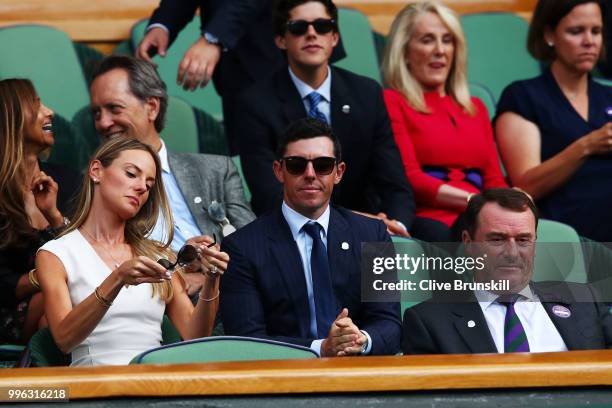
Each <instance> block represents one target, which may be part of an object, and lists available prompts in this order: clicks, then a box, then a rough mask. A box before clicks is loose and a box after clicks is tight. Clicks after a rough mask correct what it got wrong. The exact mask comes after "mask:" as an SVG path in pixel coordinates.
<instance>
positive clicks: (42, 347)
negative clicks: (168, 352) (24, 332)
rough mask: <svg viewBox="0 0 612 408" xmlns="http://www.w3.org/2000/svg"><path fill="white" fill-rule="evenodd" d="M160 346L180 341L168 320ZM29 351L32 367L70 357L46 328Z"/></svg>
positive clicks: (61, 362)
mask: <svg viewBox="0 0 612 408" xmlns="http://www.w3.org/2000/svg"><path fill="white" fill-rule="evenodd" d="M161 328H162V344H164V345H168V344H171V343H175V342H179V341H181V336H180V335H179V333H178V331H177V330H176V328H175V327H174V325H173V324H172V322H171V321H170V319H169V318H168V316H166V315H164V318H163V320H162V326H161ZM28 348H29V350H30V361H31V362H30V365H31V366H33V367H54V366H65V365H69V364H70V355H68V354H64V353H62V352H61V350H60V349H59V348H58V347H57V345H56V344H55V340H53V336H52V335H51V331H50V330H49V329H48V328H44V329H40V330H39V331H37V332H36V333H34V335H33V336H32V338H31V339H30V342H29V343H28Z"/></svg>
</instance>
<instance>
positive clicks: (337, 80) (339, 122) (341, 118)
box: [330, 68, 357, 145]
mask: <svg viewBox="0 0 612 408" xmlns="http://www.w3.org/2000/svg"><path fill="white" fill-rule="evenodd" d="M331 75H332V81H331V105H330V113H331V123H332V128H333V129H334V133H335V134H336V135H337V136H338V138H340V143H341V144H342V145H346V144H347V143H349V144H350V142H351V141H350V140H347V139H346V136H348V135H350V134H351V128H352V126H353V122H354V118H355V109H356V108H357V106H356V104H355V101H354V100H353V98H352V97H351V95H352V92H351V89H350V87H349V86H348V84H346V82H345V81H344V79H343V78H342V77H341V76H340V75H338V74H337V70H336V69H335V68H332V69H331ZM343 108H344V109H343ZM343 136H345V138H344V139H343Z"/></svg>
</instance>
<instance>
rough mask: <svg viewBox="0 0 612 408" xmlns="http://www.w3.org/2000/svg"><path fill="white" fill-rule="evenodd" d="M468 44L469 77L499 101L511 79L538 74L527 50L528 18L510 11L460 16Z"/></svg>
mask: <svg viewBox="0 0 612 408" xmlns="http://www.w3.org/2000/svg"><path fill="white" fill-rule="evenodd" d="M461 24H462V25H463V29H464V31H465V37H466V41H467V47H468V58H467V60H468V80H469V81H470V82H477V83H480V84H483V85H485V86H486V87H487V88H488V89H489V90H491V92H492V93H493V97H494V98H495V101H498V100H499V97H500V95H501V92H502V91H503V89H504V88H505V87H506V86H507V85H509V84H510V83H511V82H513V81H516V80H520V79H526V78H531V77H534V76H537V75H539V74H540V71H541V70H540V64H539V63H538V61H537V60H535V59H534V58H533V57H532V56H531V55H529V53H528V52H527V45H526V44H527V31H528V29H529V25H528V23H527V21H525V20H524V19H522V18H521V17H519V16H517V15H515V14H512V13H478V14H468V15H463V16H461Z"/></svg>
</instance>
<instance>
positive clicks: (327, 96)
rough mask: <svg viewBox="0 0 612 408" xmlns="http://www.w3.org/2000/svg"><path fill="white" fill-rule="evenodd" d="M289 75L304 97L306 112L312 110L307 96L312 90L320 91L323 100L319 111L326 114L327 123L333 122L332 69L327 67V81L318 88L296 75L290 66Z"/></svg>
mask: <svg viewBox="0 0 612 408" xmlns="http://www.w3.org/2000/svg"><path fill="white" fill-rule="evenodd" d="M289 76H290V77H291V80H292V81H293V84H294V85H295V87H296V88H297V90H298V93H299V94H300V97H301V98H302V103H304V108H306V112H309V111H310V102H309V101H308V98H307V97H306V96H307V95H308V94H310V93H311V92H318V93H319V94H320V95H321V96H322V98H321V101H320V102H319V105H318V106H317V107H318V108H319V112H321V113H322V114H323V115H325V118H326V119H327V123H329V124H331V116H330V111H331V105H330V104H331V69H330V68H329V67H327V78H325V81H323V83H322V84H321V86H320V87H318V88H317V89H313V88H311V87H310V85H308V84H307V83H305V82H304V81H302V80H301V79H300V78H298V77H297V76H295V74H294V73H293V71H291V68H289Z"/></svg>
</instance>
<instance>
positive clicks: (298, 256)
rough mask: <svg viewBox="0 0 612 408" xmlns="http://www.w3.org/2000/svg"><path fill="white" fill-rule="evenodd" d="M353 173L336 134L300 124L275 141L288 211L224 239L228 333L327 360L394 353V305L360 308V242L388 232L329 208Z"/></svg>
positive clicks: (310, 122)
mask: <svg viewBox="0 0 612 408" xmlns="http://www.w3.org/2000/svg"><path fill="white" fill-rule="evenodd" d="M346 168H347V165H346V164H345V163H344V162H343V161H342V157H341V148H340V144H339V142H338V140H337V139H336V138H335V136H334V135H333V133H332V130H331V128H330V127H329V126H327V125H326V124H325V123H323V122H320V121H318V120H316V119H312V118H302V119H299V120H298V121H296V122H295V123H293V124H292V125H291V126H290V127H289V128H288V129H287V131H286V133H285V135H284V137H283V139H282V140H281V141H280V142H279V146H278V151H277V156H276V160H275V161H274V174H275V176H276V179H277V180H278V181H279V182H280V183H281V185H282V188H283V203H282V205H281V204H279V205H278V206H277V207H276V208H275V210H274V211H273V212H271V213H268V214H266V215H264V216H262V217H259V218H258V219H257V220H255V221H253V222H252V223H251V224H249V225H247V226H245V227H244V228H242V229H240V230H238V231H236V232H235V233H234V234H232V235H231V236H229V237H228V238H226V239H225V241H223V244H222V249H223V251H226V252H227V253H228V254H229V256H230V259H231V260H230V263H229V265H228V269H227V271H226V273H225V275H224V276H223V280H222V282H221V293H222V294H221V298H220V299H221V303H220V311H221V317H222V319H223V327H224V329H225V333H226V334H228V335H237V336H252V337H260V338H268V339H273V340H278V341H283V342H288V343H293V344H298V345H301V346H306V347H310V348H312V349H313V350H315V351H317V352H318V353H319V354H320V355H321V356H322V357H332V356H345V355H359V354H394V353H395V352H396V351H397V350H398V347H399V340H400V321H399V304H398V303H397V302H388V303H383V302H379V303H376V302H367V303H366V302H363V303H362V302H361V275H360V270H361V269H360V261H361V243H362V242H389V241H390V237H389V235H388V234H387V232H386V228H385V225H384V224H383V223H382V222H381V221H379V220H374V219H371V218H368V217H363V216H361V215H358V214H355V213H354V212H352V211H349V210H346V209H343V208H339V207H335V206H330V198H331V195H332V192H333V190H334V188H336V187H337V186H338V184H339V183H340V181H341V180H342V178H343V176H344V174H345V171H346Z"/></svg>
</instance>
